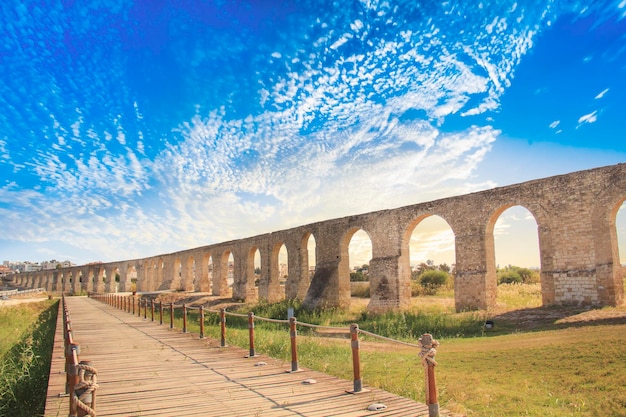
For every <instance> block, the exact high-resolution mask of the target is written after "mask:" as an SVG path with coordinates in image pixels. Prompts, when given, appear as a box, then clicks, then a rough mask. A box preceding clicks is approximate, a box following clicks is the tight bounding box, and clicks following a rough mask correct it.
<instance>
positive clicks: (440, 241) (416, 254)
mask: <svg viewBox="0 0 626 417" xmlns="http://www.w3.org/2000/svg"><path fill="white" fill-rule="evenodd" d="M455 246H456V242H455V235H454V231H453V230H452V227H451V226H450V224H449V223H448V222H447V221H446V219H444V218H443V217H441V216H440V215H438V214H431V213H428V214H423V215H420V216H418V217H416V218H415V219H413V220H412V221H411V222H409V224H408V226H407V228H406V230H405V232H404V235H403V239H402V251H403V252H404V253H406V255H405V257H406V258H408V261H409V266H408V268H409V270H410V277H411V293H412V295H415V294H420V293H422V291H423V289H422V287H421V285H420V283H419V281H418V278H419V275H420V274H421V273H423V272H425V271H426V270H429V269H433V270H441V271H444V272H446V273H448V274H449V280H450V281H449V286H448V288H452V289H454V268H455V264H456V252H455ZM405 265H406V261H405Z"/></svg>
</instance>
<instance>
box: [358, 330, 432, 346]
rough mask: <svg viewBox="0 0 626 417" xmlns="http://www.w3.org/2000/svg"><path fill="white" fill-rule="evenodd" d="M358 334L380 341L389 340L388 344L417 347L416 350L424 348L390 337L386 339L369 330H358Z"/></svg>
mask: <svg viewBox="0 0 626 417" xmlns="http://www.w3.org/2000/svg"><path fill="white" fill-rule="evenodd" d="M358 332H359V333H362V334H365V335H368V336H372V337H376V338H378V339H383V340H387V341H388V342H394V343H399V344H401V345H406V346H411V347H415V348H418V349H421V348H422V346H420V345H415V344H413V343H409V342H402V341H400V340H396V339H392V338H390V337H385V336H381V335H379V334H376V333H371V332H368V331H367V330H362V329H358Z"/></svg>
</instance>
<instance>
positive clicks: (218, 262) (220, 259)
mask: <svg viewBox="0 0 626 417" xmlns="http://www.w3.org/2000/svg"><path fill="white" fill-rule="evenodd" d="M218 253H219V255H217V256H215V258H213V295H222V296H225V295H227V294H228V281H227V280H228V255H229V253H230V252H228V251H225V252H218Z"/></svg>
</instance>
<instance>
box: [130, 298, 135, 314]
mask: <svg viewBox="0 0 626 417" xmlns="http://www.w3.org/2000/svg"><path fill="white" fill-rule="evenodd" d="M131 297H132V301H133V316H134V315H135V296H134V295H132V296H131ZM129 313H130V312H129Z"/></svg>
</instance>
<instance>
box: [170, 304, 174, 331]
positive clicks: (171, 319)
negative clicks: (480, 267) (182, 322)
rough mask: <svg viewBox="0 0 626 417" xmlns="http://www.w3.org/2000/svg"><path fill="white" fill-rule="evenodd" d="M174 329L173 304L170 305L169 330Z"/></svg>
mask: <svg viewBox="0 0 626 417" xmlns="http://www.w3.org/2000/svg"><path fill="white" fill-rule="evenodd" d="M173 328H174V303H170V329H173Z"/></svg>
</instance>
